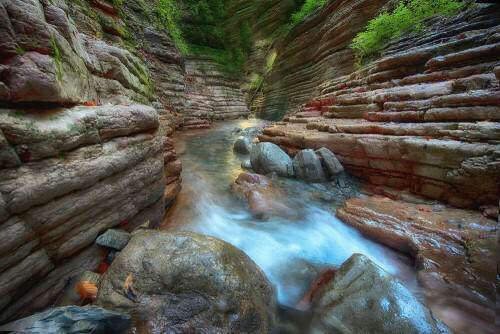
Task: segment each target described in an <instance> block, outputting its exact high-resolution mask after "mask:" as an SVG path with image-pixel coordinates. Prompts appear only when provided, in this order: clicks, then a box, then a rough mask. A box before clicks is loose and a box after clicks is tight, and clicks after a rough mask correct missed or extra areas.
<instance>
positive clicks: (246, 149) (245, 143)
mask: <svg viewBox="0 0 500 334" xmlns="http://www.w3.org/2000/svg"><path fill="white" fill-rule="evenodd" d="M250 148H251V143H250V140H249V139H248V138H240V139H238V140H236V142H234V146H233V150H234V151H235V152H237V153H241V154H248V153H250Z"/></svg>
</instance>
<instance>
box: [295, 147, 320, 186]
mask: <svg viewBox="0 0 500 334" xmlns="http://www.w3.org/2000/svg"><path fill="white" fill-rule="evenodd" d="M293 169H294V171H295V174H296V176H297V178H298V179H299V180H303V181H306V182H311V183H322V182H326V176H325V172H324V171H323V167H322V166H321V161H320V160H319V158H318V156H317V155H316V153H314V150H311V149H307V150H302V151H300V152H299V153H298V154H297V155H296V156H295V158H293Z"/></svg>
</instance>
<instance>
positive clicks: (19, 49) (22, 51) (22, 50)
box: [15, 46, 26, 56]
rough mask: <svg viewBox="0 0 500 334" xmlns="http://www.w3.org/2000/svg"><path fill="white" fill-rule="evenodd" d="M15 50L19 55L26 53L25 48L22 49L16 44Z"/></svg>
mask: <svg viewBox="0 0 500 334" xmlns="http://www.w3.org/2000/svg"><path fill="white" fill-rule="evenodd" d="M15 50H16V52H17V53H19V54H20V55H21V56H22V55H23V54H25V53H26V50H24V49H23V48H22V47H20V46H16V48H15Z"/></svg>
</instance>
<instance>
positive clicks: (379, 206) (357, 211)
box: [337, 196, 498, 333]
mask: <svg viewBox="0 0 500 334" xmlns="http://www.w3.org/2000/svg"><path fill="white" fill-rule="evenodd" d="M337 216H338V217H339V218H340V219H342V220H343V221H344V222H345V223H346V224H348V225H351V226H352V227H354V228H355V229H357V230H358V231H360V232H361V233H362V234H364V235H365V236H366V237H368V238H371V239H374V240H375V241H378V242H380V243H382V244H384V245H386V246H389V247H391V248H393V249H396V250H398V251H401V252H404V253H407V254H409V255H411V256H412V257H413V258H414V259H415V266H416V269H417V270H418V273H417V274H418V276H417V278H418V281H419V283H420V284H421V285H422V286H423V287H424V289H425V292H426V298H427V300H428V301H431V300H432V301H433V302H435V303H439V300H453V305H448V306H446V307H439V305H436V306H435V307H433V310H435V312H436V314H438V316H440V317H441V318H442V319H443V320H445V321H446V319H449V323H450V324H453V326H454V328H460V327H462V326H466V327H464V328H467V326H468V325H467V322H468V321H471V319H474V321H476V322H477V323H478V324H482V323H483V322H487V323H493V322H494V319H495V312H494V309H495V295H496V287H495V277H496V261H497V251H498V244H497V231H498V223H497V222H496V221H495V220H492V219H488V218H486V217H484V216H483V215H482V213H481V212H478V211H472V210H461V209H457V208H453V207H449V206H445V205H442V204H415V203H407V202H403V201H394V200H390V199H389V198H386V197H381V196H372V197H371V198H353V199H349V200H348V201H346V202H345V203H344V206H343V207H342V208H340V209H339V210H338V211H337ZM451 310H453V311H451ZM450 314H454V316H450ZM480 319H482V320H480ZM482 326H483V325H481V327H482ZM485 326H486V325H485ZM483 328H485V327H483ZM483 328H481V330H482V331H481V330H478V331H477V332H478V333H483V332H485V333H487V332H488V331H487V330H485V329H483Z"/></svg>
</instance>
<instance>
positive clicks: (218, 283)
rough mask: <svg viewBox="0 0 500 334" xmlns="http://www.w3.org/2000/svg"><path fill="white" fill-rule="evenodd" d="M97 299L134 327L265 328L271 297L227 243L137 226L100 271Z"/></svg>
mask: <svg viewBox="0 0 500 334" xmlns="http://www.w3.org/2000/svg"><path fill="white" fill-rule="evenodd" d="M132 286H133V288H132ZM126 287H128V288H127V290H128V292H127V294H126V293H125V291H124V288H126ZM127 296H128V297H127ZM95 304H96V305H99V306H102V307H105V308H107V309H110V310H114V311H117V312H123V313H126V314H129V315H131V316H132V319H133V325H134V326H135V327H136V328H137V330H138V332H142V331H143V330H144V331H149V332H151V331H153V332H163V333H166V332H168V333H180V332H183V333H184V332H205V333H212V332H233V333H234V332H246V333H266V332H270V331H271V329H272V327H273V325H274V313H273V310H274V307H275V294H274V291H273V288H272V286H271V283H270V282H269V280H268V279H267V277H266V275H265V274H264V273H263V272H262V270H261V269H260V268H259V267H258V266H257V265H256V264H255V263H254V262H253V261H252V260H251V259H250V258H249V257H248V256H247V255H246V254H245V253H243V252H242V251H241V250H239V249H238V248H236V247H234V246H232V245H231V244H229V243H227V242H224V241H222V240H220V239H217V238H213V237H209V236H205V235H201V234H196V233H191V232H175V233H169V232H164V231H143V232H139V233H137V234H136V235H134V237H133V238H132V239H131V240H130V242H129V243H128V245H127V247H125V248H124V249H123V250H122V251H121V252H120V254H119V255H118V256H117V258H116V259H115V261H114V262H113V264H112V265H111V266H110V267H109V269H108V270H107V271H106V273H105V275H104V276H103V279H102V282H101V285H100V288H99V293H98V296H97V300H96V302H95Z"/></svg>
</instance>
